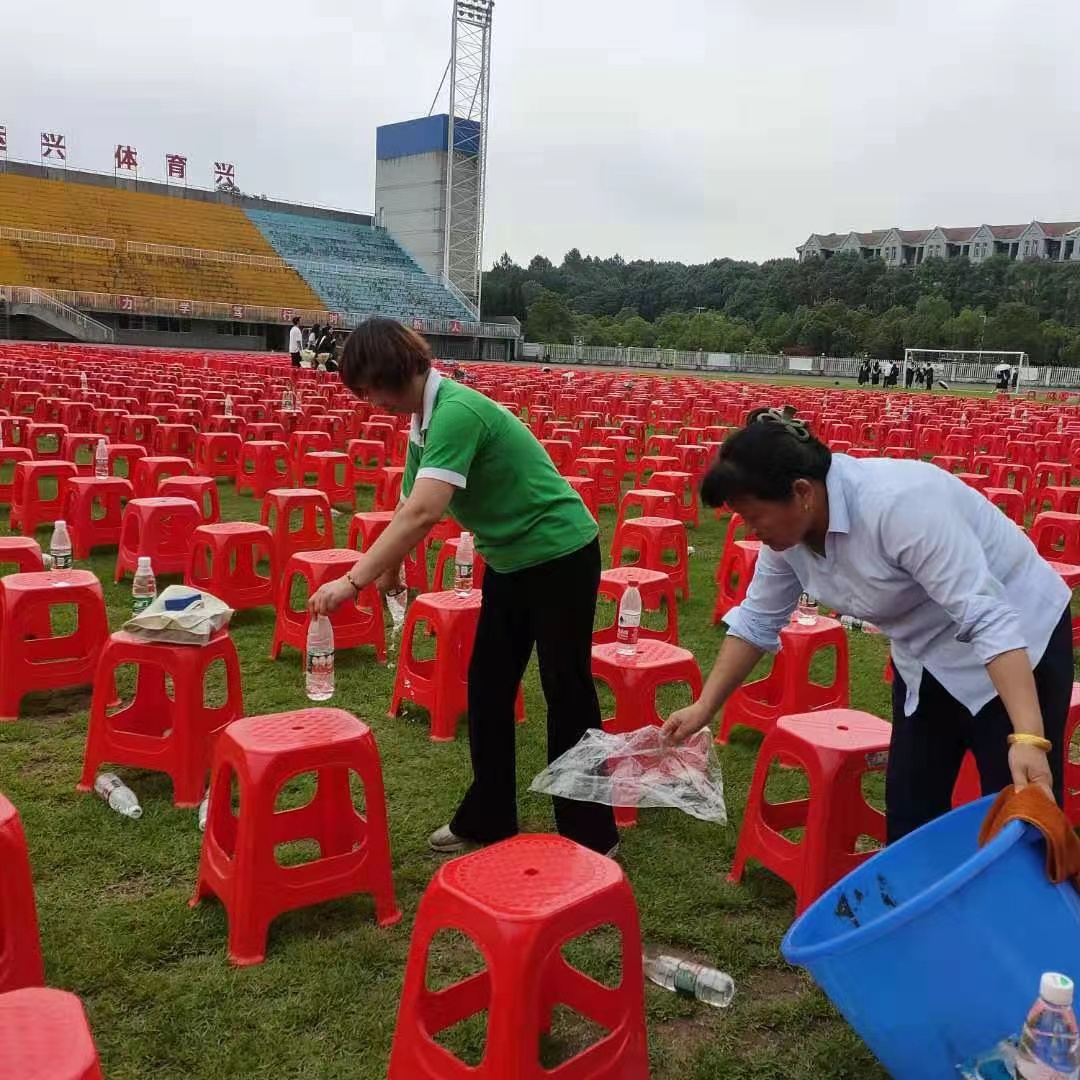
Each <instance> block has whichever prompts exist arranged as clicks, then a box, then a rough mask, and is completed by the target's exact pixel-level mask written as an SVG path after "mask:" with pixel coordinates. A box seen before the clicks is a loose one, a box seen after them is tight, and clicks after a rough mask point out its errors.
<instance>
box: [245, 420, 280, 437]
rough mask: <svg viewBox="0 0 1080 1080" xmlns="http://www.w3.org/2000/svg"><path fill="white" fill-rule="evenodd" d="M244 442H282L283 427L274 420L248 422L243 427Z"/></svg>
mask: <svg viewBox="0 0 1080 1080" xmlns="http://www.w3.org/2000/svg"><path fill="white" fill-rule="evenodd" d="M244 441H245V442H252V441H255V442H284V441H285V428H284V426H283V425H281V424H279V423H278V422H277V421H276V420H274V421H254V422H249V423H248V426H247V427H246V428H245V429H244Z"/></svg>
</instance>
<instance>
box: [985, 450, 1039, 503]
mask: <svg viewBox="0 0 1080 1080" xmlns="http://www.w3.org/2000/svg"><path fill="white" fill-rule="evenodd" d="M989 486H990V487H993V488H1004V487H1011V488H1016V489H1017V491H1021V492H1023V494H1024V502H1025V504H1026V503H1027V502H1029V501H1031V500H1032V499H1034V497H1035V481H1034V477H1033V474H1032V470H1031V466H1029V465H1020V464H1016V463H1014V462H1011V461H1003V462H998V463H997V464H996V465H993V466H991V468H990V484H989Z"/></svg>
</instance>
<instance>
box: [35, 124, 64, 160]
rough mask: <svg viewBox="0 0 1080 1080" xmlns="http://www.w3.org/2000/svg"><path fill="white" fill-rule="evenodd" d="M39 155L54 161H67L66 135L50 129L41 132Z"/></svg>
mask: <svg viewBox="0 0 1080 1080" xmlns="http://www.w3.org/2000/svg"><path fill="white" fill-rule="evenodd" d="M41 157H42V159H44V158H51V159H53V160H55V161H67V136H66V135H58V134H55V133H54V132H51V131H43V132H42V133H41Z"/></svg>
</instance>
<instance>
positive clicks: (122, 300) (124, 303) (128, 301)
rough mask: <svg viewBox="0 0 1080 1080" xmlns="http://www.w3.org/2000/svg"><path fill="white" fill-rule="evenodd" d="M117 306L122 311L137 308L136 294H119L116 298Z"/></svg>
mask: <svg viewBox="0 0 1080 1080" xmlns="http://www.w3.org/2000/svg"><path fill="white" fill-rule="evenodd" d="M116 306H117V307H118V308H119V309H120V310H121V311H134V310H135V297H134V296H118V297H117V298H116Z"/></svg>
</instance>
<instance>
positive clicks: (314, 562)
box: [270, 548, 386, 662]
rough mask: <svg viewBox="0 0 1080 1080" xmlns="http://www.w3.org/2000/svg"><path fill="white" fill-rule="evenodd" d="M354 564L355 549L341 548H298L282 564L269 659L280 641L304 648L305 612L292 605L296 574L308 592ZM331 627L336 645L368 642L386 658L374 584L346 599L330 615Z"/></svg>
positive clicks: (278, 650)
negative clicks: (283, 564) (319, 549)
mask: <svg viewBox="0 0 1080 1080" xmlns="http://www.w3.org/2000/svg"><path fill="white" fill-rule="evenodd" d="M355 565H356V552H355V551H347V550H345V549H343V548H330V549H329V550H327V551H298V552H297V553H296V554H295V555H292V556H290V558H289V560H288V562H287V563H286V564H285V571H284V573H283V574H282V577H281V587H280V591H279V592H278V609H277V619H276V620H275V622H274V639H273V642H272V643H271V645H270V659H271V660H276V659H277V658H278V656H279V655H280V653H281V646H282V645H291V646H292V647H293V648H294V649H297V650H299V652H300V653H301V654H303V653H304V651H305V649H306V648H307V632H308V621H309V620H308V614H307V611H305V610H296V609H294V608H293V606H292V590H293V583H294V580H295V579H296V578H303V579H304V580H305V581H306V582H307V586H308V595H309V596H310V595H311V594H312V593H313V592H314V591H315V590H316V589H317V588H319V586H320V585H325V584H326V583H327V582H328V581H333V580H335V579H336V578H340V577H343V576H344V575H345V574H346V573H347V572H348V571H349V570H350V569H351V568H352V567H353V566H355ZM329 618H330V623H331V625H332V626H333V628H334V648H335V649H355V648H358V647H359V646H361V645H371V646H373V647H374V649H375V655H376V656H377V657H378V659H379V660H380V661H381V662H385V660H386V628H385V626H384V625H383V606H382V597H381V596H379V590H378V589H376V588H375V586H374V585H367V586H365V587H364V588H363V589H361V590H360V594H359V595H358V596H357V598H356V602H355V603H351V604H350V603H345V604H342V605H341V607H339V608H338V609H337V611H335V612H334V613H333V614H332V615H330V616H329Z"/></svg>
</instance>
